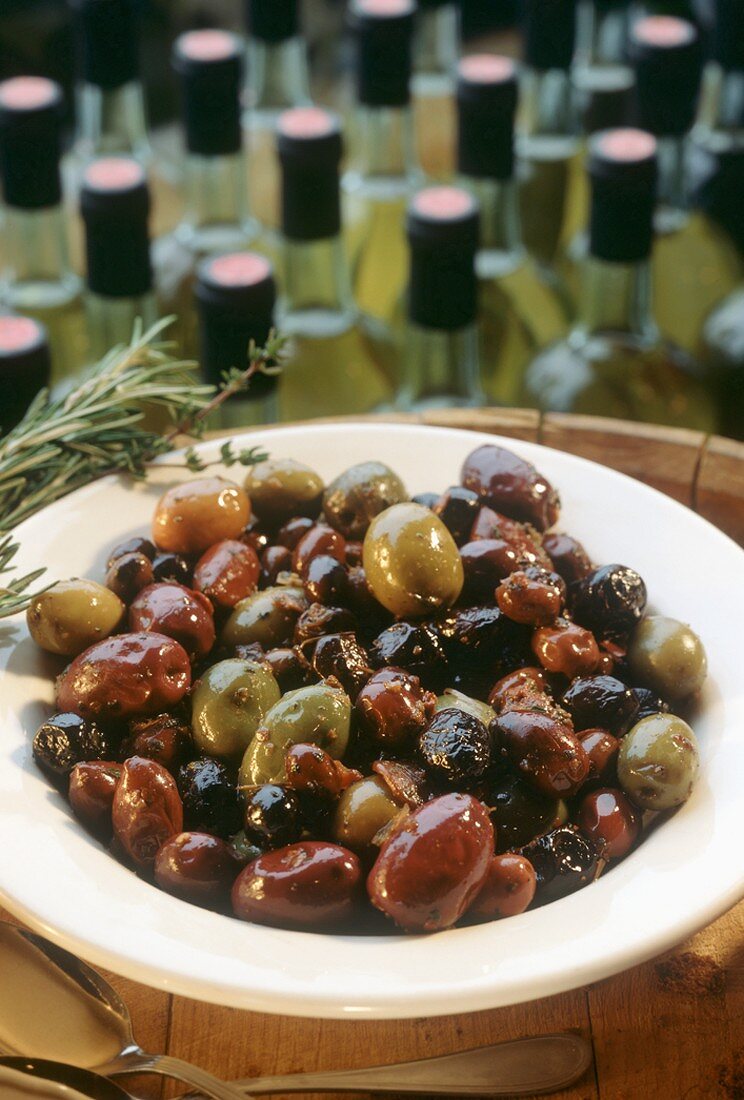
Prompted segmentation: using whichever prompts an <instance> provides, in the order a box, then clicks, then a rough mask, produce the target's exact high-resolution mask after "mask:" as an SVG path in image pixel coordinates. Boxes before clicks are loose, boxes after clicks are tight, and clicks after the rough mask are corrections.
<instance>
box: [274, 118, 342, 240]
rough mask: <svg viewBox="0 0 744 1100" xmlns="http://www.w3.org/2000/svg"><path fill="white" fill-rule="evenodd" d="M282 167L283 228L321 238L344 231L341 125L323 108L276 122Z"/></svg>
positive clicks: (298, 236)
mask: <svg viewBox="0 0 744 1100" xmlns="http://www.w3.org/2000/svg"><path fill="white" fill-rule="evenodd" d="M277 149H278V152H279V159H280V161H281V166H282V232H283V233H284V236H285V237H287V238H288V239H290V240H296V241H317V240H321V239H323V238H326V237H335V236H336V234H337V233H338V232H339V231H340V229H341V196H340V190H339V164H340V161H341V154H342V152H343V141H342V137H341V123H340V121H339V119H338V118H337V116H336V115H334V114H333V113H332V112H331V111H326V110H324V109H323V108H322V107H294V108H292V109H291V110H289V111H284V113H283V114H282V115H281V116H280V118H279V122H278V125H277Z"/></svg>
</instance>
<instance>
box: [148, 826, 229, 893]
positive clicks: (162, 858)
mask: <svg viewBox="0 0 744 1100" xmlns="http://www.w3.org/2000/svg"><path fill="white" fill-rule="evenodd" d="M239 869H240V865H239V864H238V861H237V860H236V859H235V856H234V855H233V853H232V849H231V848H230V846H229V845H228V844H227V843H226V842H225V841H224V840H221V839H220V838H219V837H217V836H210V835H209V833H178V835H177V836H173V837H171V838H170V839H169V840H166V842H165V844H163V845H162V847H161V848H160V849H159V851H158V854H157V855H156V857H155V881H156V882H157V884H158V886H159V887H160V889H161V890H165V891H166V893H168V894H173V895H175V897H177V898H182V899H183V900H184V901H190V902H192V903H193V904H194V905H204V906H207V907H212V906H216V905H220V904H221V903H222V902H223V901H224V900H225V898H226V897H227V893H228V891H229V889H230V887H231V886H232V884H233V882H234V881H235V877H236V875H237V873H238V871H239Z"/></svg>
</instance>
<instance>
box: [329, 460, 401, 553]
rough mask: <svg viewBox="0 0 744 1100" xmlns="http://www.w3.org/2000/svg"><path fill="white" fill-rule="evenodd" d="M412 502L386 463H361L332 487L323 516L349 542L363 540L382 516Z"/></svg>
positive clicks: (334, 481)
mask: <svg viewBox="0 0 744 1100" xmlns="http://www.w3.org/2000/svg"><path fill="white" fill-rule="evenodd" d="M407 499H408V494H407V493H406V489H405V486H404V484H403V482H402V481H401V479H400V478H399V477H398V475H397V474H396V473H395V472H394V471H393V470H391V469H390V467H389V466H386V465H385V464H384V463H383V462H360V463H358V464H357V465H356V466H350V467H349V469H348V470H344V471H343V473H341V474H339V475H338V477H337V478H334V480H333V481H332V482H331V483H330V485H329V486H328V488H327V489H326V491H325V493H324V494H323V515H324V516H325V519H326V520H327V522H328V523H330V525H331V527H335V529H336V530H337V531H340V532H341V534H342V535H343V536H344V537H345V538H347V539H363V538H364V536H365V534H366V532H367V528H368V527H369V525H370V523H371V522H372V520H373V519H374V517H375V516H378V515H379V514H380V512H384V511H385V509H386V508H390V507H391V506H392V505H393V504H400V503H401V502H402V501H404V500H407Z"/></svg>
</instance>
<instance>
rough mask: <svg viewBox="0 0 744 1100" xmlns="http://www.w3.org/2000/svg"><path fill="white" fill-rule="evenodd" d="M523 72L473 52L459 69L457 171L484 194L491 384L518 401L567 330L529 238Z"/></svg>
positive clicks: (486, 357) (485, 323) (508, 401)
mask: <svg viewBox="0 0 744 1100" xmlns="http://www.w3.org/2000/svg"><path fill="white" fill-rule="evenodd" d="M516 106H517V69H516V65H515V63H514V62H513V61H512V60H511V59H510V58H508V57H498V56H496V55H494V54H473V55H471V56H469V57H465V58H463V60H462V61H461V62H460V65H459V68H458V84H457V107H458V143H457V150H458V154H457V161H458V171H459V173H460V175H461V177H462V182H463V186H465V187H467V188H468V190H469V191H470V192H471V193H472V194H473V195H475V197H476V198H477V199H478V202H479V205H480V210H481V239H480V248H479V250H478V254H477V257H476V273H477V276H478V290H479V301H480V318H479V320H480V336H481V353H482V356H483V367H484V384H485V389H486V393H487V394H488V397H489V398H490V399H491V400H493V401H495V402H497V403H499V404H505V405H513V404H514V403H515V402H516V400H517V398H518V395H519V392H520V390H521V382H522V372H523V370H524V368H525V367H526V365H527V363H528V362H529V360H530V359H531V357H532V355H533V354H534V353H535V352H536V351H537V349H538V348H541V347H544V346H545V345H546V344H550V343H552V342H553V341H554V340H557V339H558V338H559V337H560V336H562V335H563V333H564V332H565V331H566V329H567V327H568V320H569V318H568V316H567V314H566V312H565V309H564V306H563V303H562V302H561V300H560V299H559V297H558V296H557V294H556V293H555V290H554V288H553V287H552V286H550V285H549V284H548V283H546V281H545V280H544V278H542V276H541V274H540V270H539V268H538V266H537V264H536V263H535V261H534V260H533V259H532V257H531V256H530V255H529V253H528V252H527V250H526V249H525V247H524V245H523V243H522V229H521V221H520V216H519V198H518V193H517V185H516V181H515V179H514V114H515V110H516Z"/></svg>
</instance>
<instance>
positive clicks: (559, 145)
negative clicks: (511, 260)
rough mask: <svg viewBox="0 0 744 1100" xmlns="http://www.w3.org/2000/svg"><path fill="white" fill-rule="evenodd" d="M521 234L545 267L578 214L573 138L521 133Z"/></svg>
mask: <svg viewBox="0 0 744 1100" xmlns="http://www.w3.org/2000/svg"><path fill="white" fill-rule="evenodd" d="M518 150H519V157H520V168H519V200H520V212H521V217H522V235H523V239H524V243H525V245H526V247H527V249H528V250H529V252H530V253H531V254H532V255H533V256H534V257H535V258H536V259H537V260H538V261H539V262H540V263H541V264H544V265H546V266H550V265H552V264H554V263H555V261H556V259H557V257H558V255H559V254H560V250H561V246H562V244H563V242H565V241H566V240H569V239H570V237H571V235H572V233H573V232H574V231H575V230H576V229H577V228H579V226H580V224H581V221H582V218H583V217H584V215H583V211H582V199H581V182H580V181H581V176H582V174H583V157H582V152H581V147H580V144H579V142H578V140H577V139H576V138H574V137H564V136H561V135H558V136H556V135H542V134H541V135H537V136H526V135H523V136H522V137H521V138H520V139H519V143H518Z"/></svg>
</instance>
